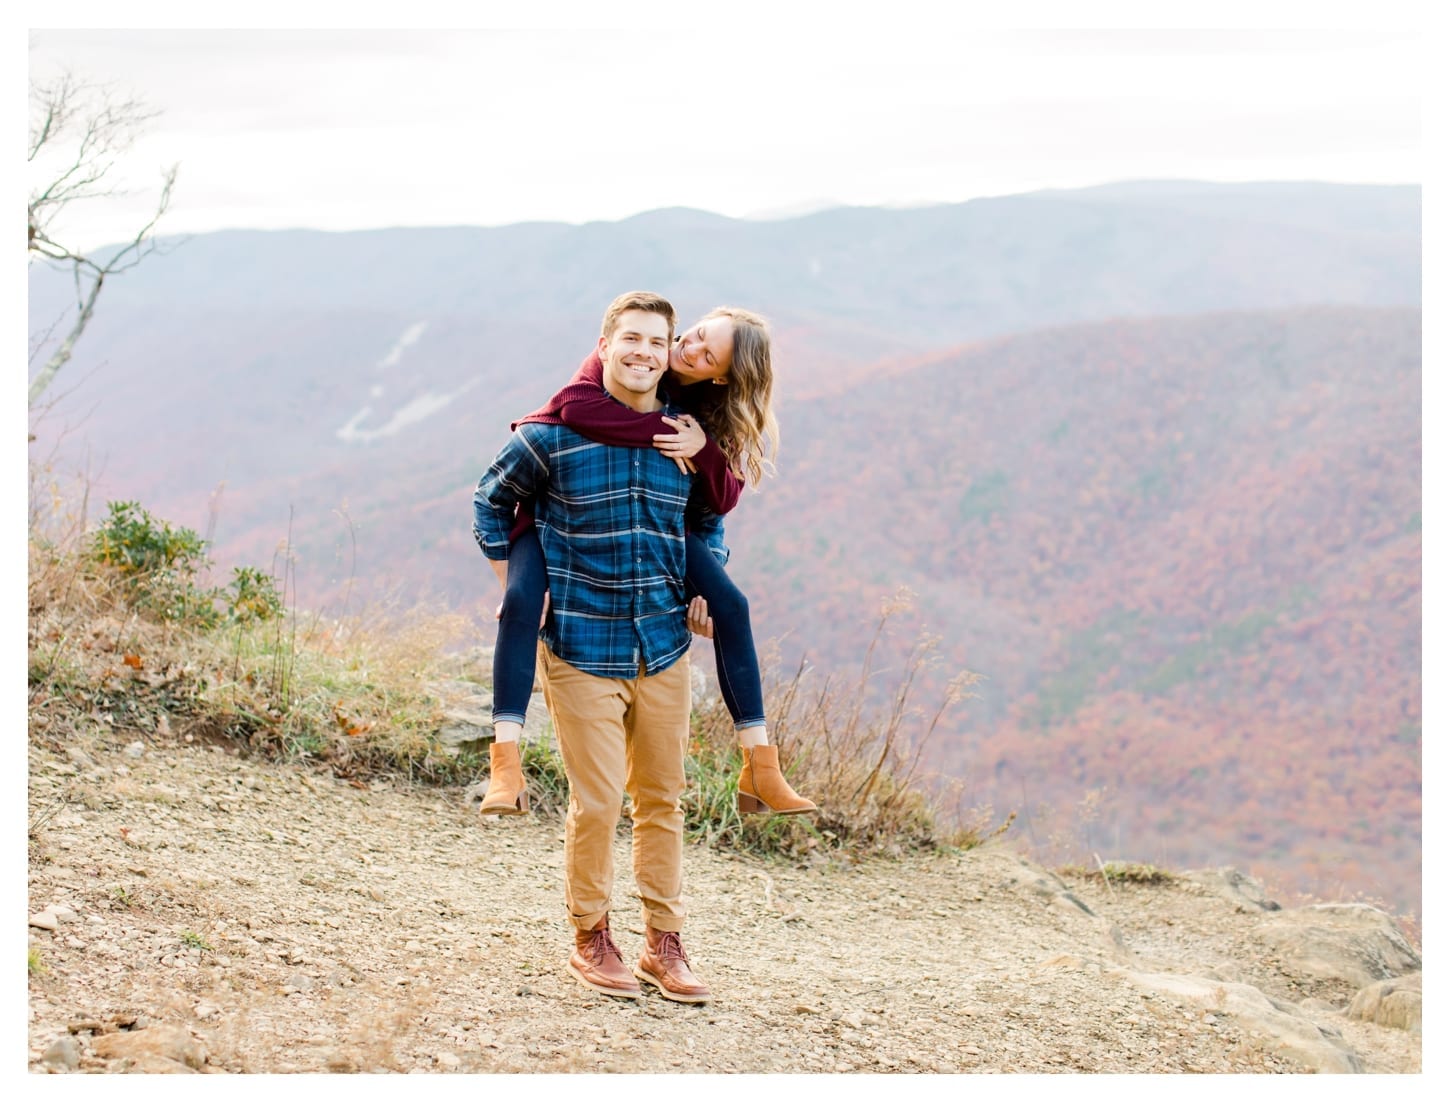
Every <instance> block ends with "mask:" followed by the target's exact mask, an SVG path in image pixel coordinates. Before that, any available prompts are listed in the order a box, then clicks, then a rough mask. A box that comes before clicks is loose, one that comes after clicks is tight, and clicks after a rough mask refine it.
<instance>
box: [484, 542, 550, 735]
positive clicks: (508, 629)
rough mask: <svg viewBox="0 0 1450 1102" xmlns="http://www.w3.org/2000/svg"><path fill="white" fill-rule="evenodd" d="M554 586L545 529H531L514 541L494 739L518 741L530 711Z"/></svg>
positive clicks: (496, 668) (502, 621) (497, 665)
mask: <svg viewBox="0 0 1450 1102" xmlns="http://www.w3.org/2000/svg"><path fill="white" fill-rule="evenodd" d="M548 584H549V578H548V574H547V573H546V572H545V569H544V551H543V548H542V547H540V546H539V533H538V532H537V531H535V530H534V529H533V528H530V529H529V530H528V531H527V532H525V533H524V534H523V535H521V536H519V537H518V538H517V539H515V540H514V541H513V542H512V543H511V544H509V572H508V585H507V586H506V588H505V589H504V596H503V607H502V609H501V610H500V612H499V618H498V638H497V639H496V640H495V642H494V648H493V724H494V738H495V739H498V740H499V741H502V742H513V741H516V740H517V739H518V737H519V732H520V731H521V730H522V729H523V725H524V717H525V716H526V715H527V714H528V710H529V697H530V695H531V694H532V693H533V691H534V660H535V657H536V655H537V653H538V648H539V621H540V619H541V618H542V617H543V614H544V591H545V590H546V589H547V588H548Z"/></svg>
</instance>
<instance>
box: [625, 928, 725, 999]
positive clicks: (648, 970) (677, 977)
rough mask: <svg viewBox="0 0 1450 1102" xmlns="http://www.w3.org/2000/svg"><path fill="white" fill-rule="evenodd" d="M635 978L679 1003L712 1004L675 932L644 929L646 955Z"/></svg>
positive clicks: (641, 959)
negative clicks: (651, 985)
mask: <svg viewBox="0 0 1450 1102" xmlns="http://www.w3.org/2000/svg"><path fill="white" fill-rule="evenodd" d="M634 974H635V975H636V976H638V977H639V978H640V979H642V980H644V981H646V982H647V983H652V984H654V986H656V987H658V988H659V989H660V994H661V995H663V996H664V997H665V998H667V999H674V1000H675V1002H677V1003H704V1002H709V1001H710V989H709V988H708V987H706V986H705V985H704V984H703V983H701V982H700V981H699V980H698V979H696V978H695V974H694V973H693V972H691V971H690V958H689V957H687V956H685V947H684V946H683V945H681V944H680V935H679V934H677V933H675V932H674V931H673V930H656V929H655V928H654V927H652V926H645V928H644V952H643V953H641V954H640V955H639V963H638V964H636V965H635V966H634Z"/></svg>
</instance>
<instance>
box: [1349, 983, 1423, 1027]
mask: <svg viewBox="0 0 1450 1102" xmlns="http://www.w3.org/2000/svg"><path fill="white" fill-rule="evenodd" d="M1422 980H1423V973H1421V972H1414V973H1411V974H1410V975H1407V976H1399V977H1396V978H1395V979H1392V980H1382V981H1381V982H1379V983H1374V984H1371V985H1370V986H1368V987H1365V988H1362V989H1361V990H1360V991H1359V992H1358V993H1357V994H1356V995H1355V996H1354V998H1353V999H1351V1000H1350V1002H1349V1009H1348V1010H1346V1011H1345V1015H1346V1016H1347V1017H1349V1018H1353V1019H1354V1020H1355V1021H1361V1022H1374V1023H1375V1024H1376V1025H1383V1026H1389V1027H1391V1028H1393V1029H1405V1030H1409V1031H1410V1032H1411V1033H1419V1032H1420V1031H1421V1028H1420V1014H1421V1009H1422V1004H1423V1001H1424V996H1423V982H1422Z"/></svg>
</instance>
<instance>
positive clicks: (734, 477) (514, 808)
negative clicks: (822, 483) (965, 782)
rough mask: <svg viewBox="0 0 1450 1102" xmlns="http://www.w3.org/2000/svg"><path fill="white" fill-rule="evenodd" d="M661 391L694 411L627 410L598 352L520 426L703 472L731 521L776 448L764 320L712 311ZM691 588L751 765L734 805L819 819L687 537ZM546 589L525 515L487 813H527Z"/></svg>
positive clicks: (693, 615)
mask: <svg viewBox="0 0 1450 1102" xmlns="http://www.w3.org/2000/svg"><path fill="white" fill-rule="evenodd" d="M664 385H666V386H667V387H668V388H669V389H670V393H671V397H673V398H674V399H675V400H676V401H677V402H678V403H679V404H681V405H684V406H685V407H686V408H688V409H691V410H693V414H691V413H686V414H684V415H683V416H681V417H679V418H673V417H666V416H663V415H662V414H658V413H635V412H634V411H632V410H629V409H628V408H626V407H625V406H623V405H622V404H621V403H619V402H616V401H615V400H614V399H612V398H611V397H610V396H609V395H608V393H607V392H606V391H605V389H604V382H603V366H602V364H601V363H600V361H599V356H598V354H597V353H596V354H591V355H590V356H589V358H587V359H586V360H585V361H584V362H583V364H581V365H580V367H579V370H578V371H577V372H576V373H575V375H574V378H573V379H571V380H570V381H569V383H568V385H566V386H565V387H564V388H563V389H562V390H560V391H559V392H558V393H557V394H555V395H554V396H553V397H552V398H550V399H549V401H548V402H547V403H546V404H545V405H544V406H543V408H542V409H539V410H537V411H536V412H534V413H531V414H529V415H528V416H527V417H525V418H523V419H522V420H523V421H545V422H549V423H553V424H564V425H567V426H568V427H569V428H571V429H573V430H574V431H575V432H578V433H579V434H580V435H581V436H586V437H588V438H589V439H591V440H595V441H597V442H599V443H602V444H614V445H619V446H624V447H647V446H653V447H656V448H658V449H659V450H660V451H661V452H662V453H663V454H664V455H666V456H668V457H669V458H671V459H673V460H674V461H675V462H676V463H678V464H680V466H681V467H682V469H688V470H691V471H696V472H698V474H699V476H700V477H701V478H702V479H703V482H704V489H705V497H706V499H707V500H708V502H709V504H710V507H711V508H712V509H714V510H715V511H716V512H717V513H720V514H724V513H728V512H729V511H730V510H731V509H733V508H734V507H735V504H736V502H738V501H739V500H740V492H741V490H742V489H743V487H744V485H745V482H746V480H747V479H748V480H749V482H750V484H751V485H756V484H758V483H759V482H760V480H761V478H763V477H764V475H765V473H766V470H767V468H769V467H770V466H771V458H772V456H773V455H774V452H775V449H776V446H777V443H778V437H779V429H778V427H777V425H776V421H775V414H774V413H773V412H772V410H771V389H772V385H773V375H772V372H771V364H770V332H769V330H768V328H767V327H766V324H765V319H763V318H761V317H760V316H759V315H758V314H754V313H751V312H750V311H749V310H742V309H740V308H738V307H731V306H722V307H718V308H717V309H714V310H711V311H710V312H709V313H708V314H706V315H705V316H704V317H703V318H701V319H700V321H699V322H697V323H696V324H695V325H693V326H691V327H690V328H689V329H687V330H686V331H684V332H683V333H681V335H680V336H679V338H678V339H677V340H676V342H675V344H674V346H673V347H672V348H671V349H670V370H669V372H668V373H667V375H666V377H665V384H664ZM520 423H521V422H515V423H514V425H513V426H512V427H515V428H516V427H517V426H518V424H520ZM685 582H686V592H687V595H689V594H693V596H692V597H691V600H690V602H689V616H688V618H689V622H690V628H691V630H693V631H695V632H696V633H697V634H700V635H705V636H707V637H710V638H713V639H714V642H715V670H716V675H717V678H718V680H719V683H720V694H721V696H722V697H723V698H724V701H725V706H726V707H727V708H728V709H729V710H730V715H731V717H732V718H733V719H734V721H735V729H736V731H737V733H738V737H739V739H740V749H741V754H742V755H743V756H744V759H745V764H744V766H743V768H742V769H741V773H740V781H739V785H738V788H739V792H738V794H737V806H738V807H739V809H740V811H741V812H742V813H754V812H774V813H777V814H782V815H791V814H800V813H802V812H808V811H814V810H816V805H815V804H814V803H812V802H811V801H810V800H808V799H805V798H804V797H802V796H800V795H799V794H798V793H797V792H796V791H795V790H794V789H793V788H791V786H790V784H789V783H788V782H787V781H786V779H785V777H784V775H783V774H782V773H781V769H780V760H779V756H778V754H777V752H776V748H775V747H774V746H771V745H770V739H769V735H768V733H767V730H766V724H765V703H764V699H763V694H762V690H761V683H760V664H759V661H758V659H757V657H756V652H755V641H754V637H753V635H752V634H751V630H750V610H749V605H748V603H747V602H746V599H745V596H744V594H742V593H741V592H740V590H739V589H738V588H736V586H735V583H734V582H732V581H731V580H730V578H729V576H728V575H727V574H726V573H725V570H724V564H723V562H721V561H720V560H719V559H717V558H716V556H715V554H714V553H712V551H711V550H710V549H709V547H707V546H706V544H705V541H704V540H702V539H701V538H700V537H699V536H698V535H695V534H693V533H689V532H687V533H686V536H685ZM546 585H547V581H546V576H545V572H544V555H543V551H542V550H541V549H540V547H539V538H538V533H537V532H536V531H535V529H534V526H533V517H532V515H530V514H527V513H524V512H523V511H522V510H520V516H519V519H518V522H517V523H516V524H515V526H514V530H513V532H512V534H511V536H510V541H509V566H508V584H507V588H506V589H505V591H504V600H503V604H502V605H500V606H499V613H498V617H499V629H498V640H497V642H496V644H495V646H494V659H493V663H494V665H493V687H494V708H493V722H494V741H493V743H492V745H491V746H490V747H489V780H488V792H487V794H486V795H485V796H484V799H483V805H482V807H481V808H480V811H481V812H483V813H484V814H499V815H518V814H522V813H523V812H524V811H527V810H528V794H527V792H526V791H525V789H524V780H523V769H522V766H521V763H520V759H519V736H520V734H521V733H522V730H523V723H524V715H525V712H526V710H527V708H528V701H529V694H530V692H531V691H532V689H533V682H534V662H535V654H536V650H537V640H538V629H539V622H540V620H541V618H542V615H543V609H544V599H545V587H546Z"/></svg>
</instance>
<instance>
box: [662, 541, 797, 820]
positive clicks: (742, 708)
mask: <svg viewBox="0 0 1450 1102" xmlns="http://www.w3.org/2000/svg"><path fill="white" fill-rule="evenodd" d="M685 582H686V590H687V591H693V593H694V594H696V595H698V596H700V597H703V598H704V599H705V603H706V604H707V605H708V606H709V615H710V619H711V621H712V623H713V625H714V640H715V673H716V676H717V677H718V678H719V681H720V695H721V697H722V698H723V699H724V701H725V706H726V707H727V708H728V709H729V710H730V715H731V718H733V719H734V720H735V730H736V734H737V736H738V737H739V739H740V752H741V756H742V757H743V758H744V759H745V762H744V766H743V768H742V769H741V771H740V783H739V786H738V787H739V792H738V793H737V796H736V799H737V801H738V805H739V808H740V811H741V812H742V813H744V812H762V811H769V812H775V813H777V814H781V815H793V814H799V813H801V812H806V811H815V810H816V805H815V804H814V803H813V802H811V801H810V800H808V799H806V798H805V797H804V796H802V795H800V793H798V792H796V790H795V789H793V788H792V787H791V786H790V783H789V782H788V781H787V780H786V779H785V775H784V774H783V773H782V772H781V770H780V758H779V755H778V754H777V752H776V748H775V747H774V746H771V745H770V744H769V738H768V736H767V733H766V729H765V701H764V694H763V693H762V692H761V688H760V661H759V659H758V658H757V657H756V653H755V637H754V635H753V634H752V633H751V630H750V604H749V602H748V601H747V600H746V599H745V594H743V593H741V592H740V589H739V587H737V586H736V585H735V583H734V582H732V581H731V580H730V577H729V575H727V574H726V573H725V568H724V567H722V566H721V565H720V562H719V560H718V559H716V558H715V556H714V555H712V554H710V549H709V548H708V547H706V546H705V541H704V540H702V539H700V538H699V537H698V536H694V535H686V537H685Z"/></svg>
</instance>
